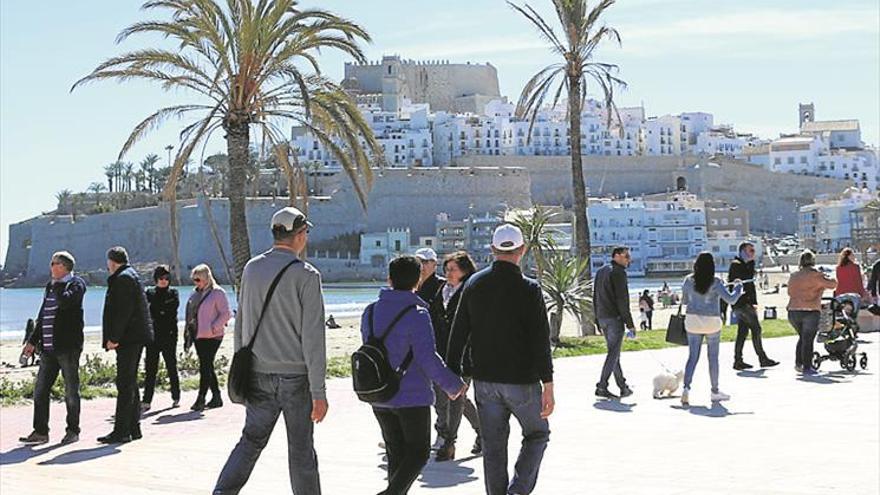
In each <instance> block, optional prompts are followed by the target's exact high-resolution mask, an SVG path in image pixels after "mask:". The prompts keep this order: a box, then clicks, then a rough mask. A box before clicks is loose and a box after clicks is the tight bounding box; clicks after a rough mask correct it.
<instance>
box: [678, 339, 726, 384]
mask: <svg viewBox="0 0 880 495" xmlns="http://www.w3.org/2000/svg"><path fill="white" fill-rule="evenodd" d="M687 337H688V350H689V351H690V352H689V353H688V361H687V366H685V368H684V388H685V389H686V390H690V389H691V381H693V379H694V370H696V368H697V361H699V360H700V350H701V348H702V347H703V337H706V343H707V347H709V380H711V382H712V392H718V349H719V347H720V346H721V332H715V333H710V334H708V335H705V334H701V333H690V332H688V334H687Z"/></svg>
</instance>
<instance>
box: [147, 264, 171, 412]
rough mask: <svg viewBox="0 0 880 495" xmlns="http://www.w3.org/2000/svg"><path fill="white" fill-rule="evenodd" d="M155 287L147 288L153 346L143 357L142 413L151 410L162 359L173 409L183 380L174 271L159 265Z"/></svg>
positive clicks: (155, 273) (156, 271) (154, 274)
mask: <svg viewBox="0 0 880 495" xmlns="http://www.w3.org/2000/svg"><path fill="white" fill-rule="evenodd" d="M153 283H154V284H155V285H154V286H153V287H150V288H149V289H147V302H148V303H149V304H150V318H152V320H153V343H152V344H149V345H147V350H146V357H145V358H144V397H143V402H141V412H142V413H143V412H146V411H149V410H150V403H151V402H152V401H153V391H154V390H155V388H156V375H157V374H158V373H159V356H162V360H163V361H164V362H165V371H166V373H167V375H168V383H169V385H170V386H171V401H172V402H171V407H177V406H179V405H180V378H179V377H178V374H177V308H178V306H180V296H178V294H177V289H175V288H174V287H171V270H170V268H169V267H168V265H159V266H157V267H156V268H155V269H154V270H153Z"/></svg>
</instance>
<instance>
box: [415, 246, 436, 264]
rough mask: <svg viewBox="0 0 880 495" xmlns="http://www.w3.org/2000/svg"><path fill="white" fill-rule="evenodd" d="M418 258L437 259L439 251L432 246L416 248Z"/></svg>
mask: <svg viewBox="0 0 880 495" xmlns="http://www.w3.org/2000/svg"><path fill="white" fill-rule="evenodd" d="M416 258H418V259H420V260H425V261H437V253H436V252H435V251H434V250H433V249H431V248H421V249H416Z"/></svg>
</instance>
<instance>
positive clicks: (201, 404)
mask: <svg viewBox="0 0 880 495" xmlns="http://www.w3.org/2000/svg"><path fill="white" fill-rule="evenodd" d="M204 409H205V398H204V397H199V398H198V399H196V402H195V404H193V405H192V407H190V410H191V411H203V410H204Z"/></svg>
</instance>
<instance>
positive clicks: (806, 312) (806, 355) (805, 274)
mask: <svg viewBox="0 0 880 495" xmlns="http://www.w3.org/2000/svg"><path fill="white" fill-rule="evenodd" d="M798 266H799V269H798V271H796V272H794V273H792V274H791V277H790V278H789V279H788V298H789V300H788V307H787V309H788V321H789V322H790V323H791V326H793V327H794V329H795V331H797V334H798V340H797V344H796V346H795V362H794V368H795V370H797V371H798V372H800V373H802V374H804V375H815V374H816V373H817V372H816V370H815V369H813V341H814V340H815V339H816V333H818V331H819V321H820V318H821V310H822V295H823V294H824V293H825V291H826V290H828V289H834V288H836V287H837V284H838V283H837V281H835V280H832V279H831V278H829V277H828V276H827V275H825V274H824V273H822V272H820V271H819V270H816V255H815V254H813V252H812V251H810V250H809V249H807V250H804V252H803V253H801V256H800V260H799V263H798Z"/></svg>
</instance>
